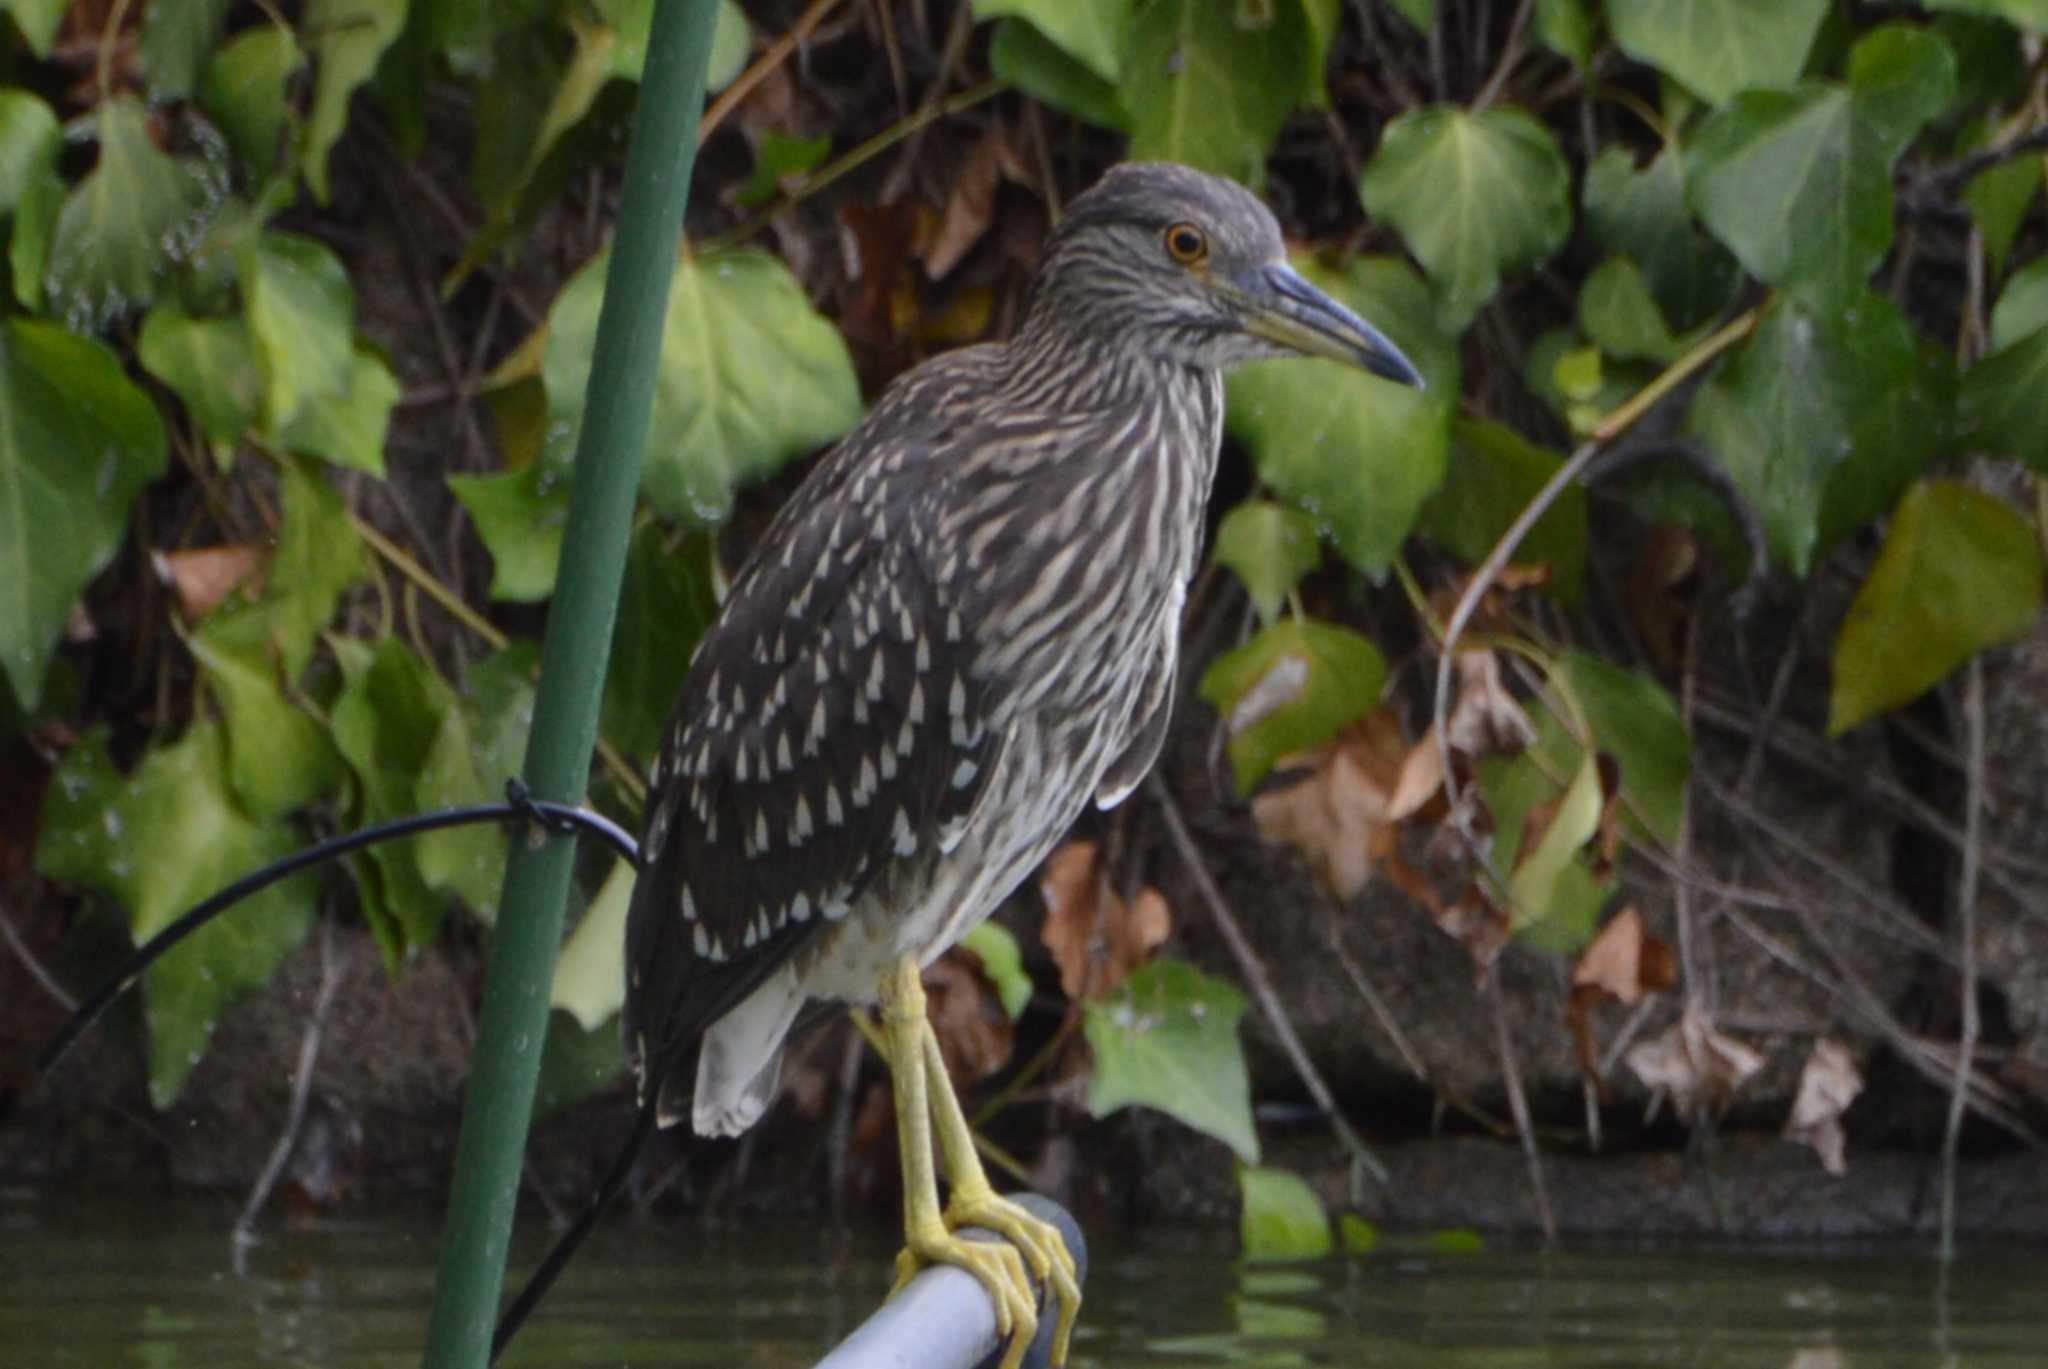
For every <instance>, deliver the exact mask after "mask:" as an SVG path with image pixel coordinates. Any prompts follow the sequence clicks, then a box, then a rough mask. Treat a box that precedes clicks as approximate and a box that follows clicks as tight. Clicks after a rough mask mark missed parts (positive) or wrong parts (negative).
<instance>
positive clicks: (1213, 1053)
mask: <svg viewBox="0 0 2048 1369" xmlns="http://www.w3.org/2000/svg"><path fill="white" fill-rule="evenodd" d="M1084 1014H1085V1015H1084V1022H1085V1027H1086V1031H1087V1034H1088V1045H1089V1046H1090V1048H1092V1049H1093V1051H1094V1053H1095V1070H1094V1076H1093V1078H1092V1080H1091V1082H1090V1084H1089V1089H1088V1112H1089V1115H1090V1116H1093V1117H1107V1116H1108V1115H1109V1114H1110V1113H1112V1112H1115V1111H1116V1110H1117V1109H1118V1108H1122V1107H1128V1106H1131V1105H1133V1104H1137V1105H1140V1106H1143V1107H1149V1108H1156V1109H1158V1110H1159V1111H1161V1112H1163V1113H1166V1114H1167V1115H1168V1116H1170V1117H1173V1118H1175V1119H1177V1120H1178V1121H1181V1122H1183V1123H1185V1124H1186V1125H1188V1126H1190V1127H1193V1128H1194V1129H1195V1130H1196V1131H1199V1132H1202V1133H1203V1134H1204V1135H1207V1136H1213V1137H1215V1138H1216V1139H1217V1140H1219V1141H1221V1142H1223V1144H1225V1145H1227V1146H1229V1147H1230V1148H1231V1149H1232V1150H1234V1151H1236V1152H1237V1156H1238V1158H1239V1159H1240V1160H1243V1161H1244V1162H1245V1163H1246V1164H1257V1163H1258V1159H1259V1138H1258V1133H1257V1131H1256V1130H1255V1129H1254V1127H1253V1126H1252V1101H1251V1081H1250V1080H1249V1078H1248V1077H1247V1076H1246V1074H1245V1063H1244V1047H1243V1045H1242V1044H1241V1043H1240V1042H1239V1041H1238V1038H1237V1022H1238V1019H1239V1018H1240V1017H1242V1016H1243V1015H1244V996H1243V995H1242V994H1240V993H1238V991H1237V990H1236V989H1233V988H1231V987H1230V986H1229V985H1228V984H1225V983H1224V982H1223V981H1221V980H1219V979H1211V978H1210V977H1209V976H1207V975H1205V974H1203V973H1202V972H1201V971H1200V970H1198V969H1196V968H1195V967H1194V966H1192V965H1189V964H1187V963H1186V962H1185V961H1180V960H1155V961H1152V962H1151V963H1150V964H1147V965H1142V966H1140V967H1139V968H1138V969H1137V970H1136V971H1134V972H1133V973H1132V974H1131V976H1130V977H1129V978H1128V979H1126V980H1124V982H1123V983H1122V984H1120V985H1118V986H1117V987H1116V988H1114V989H1112V990H1111V991H1110V992H1109V994H1108V996H1107V997H1104V998H1098V999H1096V1000H1094V1001H1093V1002H1091V1003H1089V1004H1088V1005H1087V1007H1086V1009H1085V1010H1084Z"/></svg>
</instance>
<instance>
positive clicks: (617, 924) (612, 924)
mask: <svg viewBox="0 0 2048 1369" xmlns="http://www.w3.org/2000/svg"><path fill="white" fill-rule="evenodd" d="M633 882H634V872H633V865H632V862H630V861H628V860H625V859H624V858H620V859H617V860H614V861H613V862H612V870H611V873H610V874H608V875H606V876H605V879H604V883H603V884H602V885H600V886H599V888H598V891H597V897H595V898H593V899H591V900H590V906H589V907H588V908H585V909H584V910H583V916H582V918H581V919H579V920H578V921H577V923H576V929H575V930H574V931H572V932H570V933H569V936H568V939H567V940H566V941H564V942H563V943H562V953H561V955H560V956H559V957H557V958H556V960H555V981H554V986H553V988H551V989H550V990H549V991H548V1003H549V1004H550V1005H551V1006H553V1007H556V1008H559V1009H561V1010H562V1011H563V1012H566V1013H568V1014H569V1015H570V1016H571V1017H574V1018H575V1019H576V1022H577V1025H578V1026H580V1027H582V1028H583V1030H585V1031H589V1032H594V1031H596V1030H597V1029H598V1028H599V1027H601V1026H603V1025H604V1024H605V1023H606V1022H607V1021H609V1020H610V1019H611V1018H612V1017H614V1016H615V1015H616V1014H617V1013H618V1011H619V1009H620V1008H621V1007H622V1006H624V1004H625V1001H626V909H627V908H628V907H629V906H631V904H632V902H633Z"/></svg>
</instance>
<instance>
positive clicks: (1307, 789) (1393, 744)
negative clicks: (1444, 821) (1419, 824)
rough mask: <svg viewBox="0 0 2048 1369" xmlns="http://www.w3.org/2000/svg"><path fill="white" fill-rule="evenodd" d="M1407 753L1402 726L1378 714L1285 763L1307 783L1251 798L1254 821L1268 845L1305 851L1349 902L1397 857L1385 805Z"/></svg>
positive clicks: (1391, 716)
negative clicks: (1301, 771)
mask: <svg viewBox="0 0 2048 1369" xmlns="http://www.w3.org/2000/svg"><path fill="white" fill-rule="evenodd" d="M1407 751H1408V745H1407V741H1406V739H1405V738H1404V737H1403V736H1402V734H1401V723H1400V719H1398V718H1397V717H1395V716H1394V713H1393V710H1391V709H1386V708H1381V709H1376V710H1375V711H1373V712H1372V713H1369V714H1367V715H1366V716H1365V717H1363V718H1360V719H1359V720H1358V721H1357V722H1355V723H1353V724H1351V725H1350V726H1349V727H1347V728H1345V729H1344V730H1343V731H1342V732H1339V733H1338V734H1337V735H1336V736H1335V737H1334V738H1332V739H1331V740H1330V741H1329V742H1327V743H1325V744H1324V745H1323V746H1321V747H1320V748H1318V749H1317V750H1315V751H1311V752H1308V753H1307V754H1305V755H1303V756H1299V757H1292V758H1289V759H1287V760H1284V761H1282V762H1281V764H1282V765H1283V766H1287V767H1292V766H1303V767H1306V768H1307V769H1308V771H1309V773H1308V776H1307V777H1306V778H1305V779H1302V780H1299V781H1297V782H1296V783H1294V784H1291V785H1288V786H1287V787H1286V788H1285V789H1279V790H1275V791H1273V792H1271V793H1266V794H1261V795H1259V796H1258V797H1257V798H1255V799H1253V800H1252V822H1253V823H1254V825H1256V826H1257V827H1258V829H1259V833H1260V835H1262V836H1264V837H1266V838H1267V839H1268V840H1271V841H1280V842H1285V843H1287V844H1288V845H1290V846H1292V847H1294V848H1295V849H1296V850H1298V851H1300V852H1301V853H1302V855H1303V856H1305V857H1306V858H1307V860H1308V863H1309V868H1310V869H1311V870H1313V871H1314V872H1315V876H1316V878H1317V879H1318V880H1320V881H1321V882H1322V884H1323V886H1324V887H1325V888H1327V889H1329V890H1330V891H1331V892H1332V893H1334V894H1336V895H1337V896H1338V897H1339V898H1349V897H1350V896H1351V895H1353V894H1355V893H1357V892H1358V891H1359V890H1360V889H1363V888H1364V887H1365V883H1366V881H1367V880H1368V879H1370V878H1371V877H1372V870H1373V866H1374V865H1376V864H1378V863H1379V862H1380V861H1382V860H1384V859H1385V858H1386V857H1388V856H1389V855H1391V854H1393V851H1394V842H1395V835H1396V827H1395V823H1394V821H1393V819H1392V817H1391V816H1390V813H1389V803H1388V799H1389V796H1390V794H1391V793H1392V791H1393V788H1394V785H1395V784H1396V783H1397V782H1398V780H1399V778H1400V773H1401V765H1402V760H1403V758H1404V756H1405V755H1406V754H1407Z"/></svg>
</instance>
